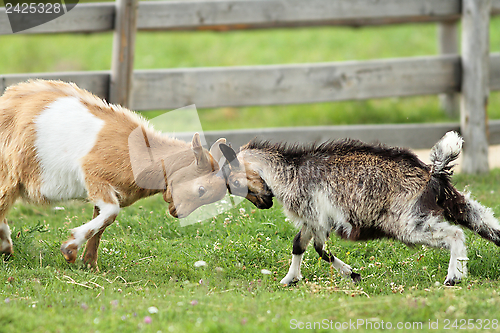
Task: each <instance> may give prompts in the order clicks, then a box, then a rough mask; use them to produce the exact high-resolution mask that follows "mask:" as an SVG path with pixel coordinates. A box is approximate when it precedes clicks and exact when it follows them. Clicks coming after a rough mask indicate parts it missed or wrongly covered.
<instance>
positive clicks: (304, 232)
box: [280, 226, 312, 285]
mask: <svg viewBox="0 0 500 333" xmlns="http://www.w3.org/2000/svg"><path fill="white" fill-rule="evenodd" d="M311 239H312V232H311V230H310V229H308V228H306V227H305V226H304V227H302V229H301V230H300V231H299V233H298V234H297V235H296V236H295V238H294V239H293V248H292V264H291V265H290V269H289V270H288V274H287V275H286V276H285V277H284V278H283V279H282V280H281V281H280V284H284V285H291V284H294V283H296V282H298V281H299V280H300V279H302V274H300V264H301V263H302V256H303V255H304V252H306V249H307V245H309V242H310V241H311Z"/></svg>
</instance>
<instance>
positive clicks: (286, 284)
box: [280, 276, 302, 287]
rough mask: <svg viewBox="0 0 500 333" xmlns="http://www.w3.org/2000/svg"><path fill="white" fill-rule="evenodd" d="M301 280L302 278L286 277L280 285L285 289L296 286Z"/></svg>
mask: <svg viewBox="0 0 500 333" xmlns="http://www.w3.org/2000/svg"><path fill="white" fill-rule="evenodd" d="M301 279H302V276H300V277H295V278H292V279H287V278H286V277H284V278H283V280H281V281H280V284H281V285H282V286H284V287H292V286H295V285H296V284H297V283H298V282H299V281H300V280H301Z"/></svg>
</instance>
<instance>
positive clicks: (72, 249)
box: [61, 202, 120, 263]
mask: <svg viewBox="0 0 500 333" xmlns="http://www.w3.org/2000/svg"><path fill="white" fill-rule="evenodd" d="M96 206H97V208H98V211H99V214H98V215H97V216H96V217H95V218H93V219H92V220H91V221H90V222H88V223H86V224H84V225H82V226H80V227H78V228H74V229H72V230H71V236H70V238H69V239H68V240H67V241H66V242H64V243H63V244H62V245H61V252H62V254H63V256H64V258H65V259H66V261H67V262H69V263H74V262H75V260H76V257H77V255H78V250H79V249H80V247H81V246H82V245H83V243H85V241H87V240H89V239H91V238H93V237H94V236H95V235H97V234H98V233H100V234H102V232H103V231H104V229H106V227H107V226H109V225H110V224H111V223H113V222H114V221H115V219H116V217H117V216H118V213H119V212H120V206H119V205H118V203H105V202H98V203H97V204H96ZM98 237H100V235H99V236H98ZM94 245H97V246H98V243H94ZM95 250H96V253H97V247H96V248H95ZM96 258H97V256H96Z"/></svg>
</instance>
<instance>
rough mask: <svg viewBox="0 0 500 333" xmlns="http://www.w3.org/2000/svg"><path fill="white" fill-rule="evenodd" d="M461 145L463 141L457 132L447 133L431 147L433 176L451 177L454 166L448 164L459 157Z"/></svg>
mask: <svg viewBox="0 0 500 333" xmlns="http://www.w3.org/2000/svg"><path fill="white" fill-rule="evenodd" d="M462 143H463V140H462V138H461V137H460V136H459V135H458V133H457V132H448V133H446V134H445V136H443V137H442V138H441V140H439V141H438V142H437V143H436V144H435V145H434V147H432V150H431V156H430V159H431V163H432V169H431V173H432V174H433V175H435V176H437V175H439V174H444V175H451V168H453V166H454V164H451V165H450V163H451V162H453V161H454V160H456V159H457V158H458V155H460V152H461V151H462Z"/></svg>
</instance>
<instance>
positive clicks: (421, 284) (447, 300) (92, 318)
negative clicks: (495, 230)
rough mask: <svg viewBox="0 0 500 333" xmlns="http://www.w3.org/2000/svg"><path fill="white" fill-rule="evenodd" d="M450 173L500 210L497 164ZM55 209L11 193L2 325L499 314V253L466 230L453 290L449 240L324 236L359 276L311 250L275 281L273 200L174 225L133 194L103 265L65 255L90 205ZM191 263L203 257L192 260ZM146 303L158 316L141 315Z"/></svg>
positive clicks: (282, 325) (109, 236)
mask: <svg viewBox="0 0 500 333" xmlns="http://www.w3.org/2000/svg"><path fill="white" fill-rule="evenodd" d="M454 182H456V184H457V187H458V188H459V189H464V188H465V187H466V186H467V189H468V190H470V191H472V193H473V194H474V196H475V197H476V198H477V199H479V200H480V201H481V202H483V203H484V204H486V205H489V206H490V207H492V208H493V209H494V211H495V212H496V213H497V215H498V214H500V200H499V199H498V195H497V191H498V188H500V170H494V171H493V172H492V173H490V174H488V175H484V176H466V175H457V176H455V177H454ZM64 207H65V210H54V209H52V208H50V207H46V208H40V207H35V206H29V205H24V204H21V203H18V204H16V206H15V207H14V209H12V210H11V213H10V215H9V220H10V221H11V228H12V235H13V240H14V246H15V256H14V257H13V258H11V259H10V260H8V261H2V262H0V266H1V269H0V282H1V283H0V302H1V303H3V304H2V305H1V308H2V311H0V327H2V331H5V332H31V331H35V330H36V331H37V332H65V331H76V332H97V331H99V332H117V331H120V332H137V331H145V332H157V331H162V332H188V331H196V332H256V331H264V330H265V331H268V332H283V331H291V330H292V328H293V327H295V325H299V322H302V323H304V325H306V324H307V323H308V322H322V323H323V324H324V323H325V322H323V320H325V321H326V322H328V323H329V322H330V321H332V323H333V324H332V325H335V323H338V324H337V325H339V323H340V324H341V323H343V322H349V320H351V323H352V322H356V323H359V324H360V326H359V327H357V328H358V329H357V330H356V331H366V330H365V328H366V325H370V324H366V321H370V322H371V325H373V324H374V323H375V325H380V324H381V321H384V322H385V323H387V322H391V324H394V325H396V324H397V322H403V323H406V322H408V323H413V322H415V323H417V322H421V323H423V324H422V325H424V328H425V327H427V326H428V325H429V320H431V321H432V322H435V321H438V323H439V328H440V329H439V330H437V331H445V330H444V325H445V324H446V323H448V324H449V326H450V327H451V325H452V324H453V321H454V320H455V319H458V320H460V319H474V320H477V319H489V320H493V319H499V318H498V306H499V305H500V294H499V292H498V289H499V287H500V282H499V278H500V263H499V261H498V254H499V249H498V248H497V247H496V246H495V245H494V244H492V243H489V242H487V241H485V240H483V239H481V238H480V237H478V236H477V235H474V234H472V233H470V232H467V239H468V240H467V244H468V249H469V250H468V253H469V258H470V260H469V266H468V267H469V277H468V278H466V279H465V281H463V282H462V283H461V284H460V285H459V286H458V287H444V286H443V285H442V282H443V281H444V278H445V276H446V269H447V265H448V260H449V254H448V252H447V251H445V250H440V249H433V248H427V247H420V246H418V247H415V248H408V247H406V246H405V245H403V244H401V243H399V242H396V241H392V240H377V241H370V242H347V241H342V240H339V239H338V238H336V237H332V239H331V240H330V241H329V242H328V246H329V248H330V250H331V251H332V252H333V253H334V254H335V255H336V256H338V257H339V258H341V259H342V260H344V261H345V262H347V263H349V264H350V265H352V266H353V267H355V268H356V269H357V270H358V272H359V273H361V274H362V276H363V280H362V281H361V282H360V283H359V284H358V285H353V284H352V283H350V282H349V281H347V280H343V279H341V277H340V276H339V275H338V274H337V273H336V272H335V271H334V270H332V269H331V268H330V267H329V265H328V264H326V263H325V262H322V261H320V260H319V258H318V256H317V254H316V253H315V252H314V250H313V249H312V248H310V249H308V251H307V252H306V254H305V256H304V262H303V267H302V270H303V271H302V273H303V275H304V278H305V279H304V280H303V281H302V282H300V283H299V284H298V285H297V286H294V287H287V288H284V287H282V286H280V285H279V283H278V282H279V280H280V279H281V278H282V277H283V276H284V275H285V274H286V272H287V270H288V266H289V259H290V257H291V255H290V253H291V240H292V238H293V236H294V234H295V233H296V231H297V230H295V229H294V227H292V225H291V224H290V223H288V222H286V221H285V218H284V216H283V214H282V212H281V210H280V207H278V206H277V205H275V207H273V208H272V209H270V210H255V209H254V208H253V206H252V205H251V204H250V203H248V202H246V201H245V202H243V203H242V205H241V206H239V207H237V208H235V209H232V210H230V211H227V212H225V213H223V214H221V215H219V216H218V217H217V218H215V219H212V220H209V221H205V222H203V223H201V224H194V225H189V226H186V227H181V226H180V224H179V220H175V219H172V218H170V217H168V216H166V215H165V213H164V212H165V208H166V205H165V204H164V203H163V202H162V198H161V196H156V197H152V198H148V199H145V200H142V201H140V202H138V203H136V204H135V205H133V206H131V207H128V208H126V209H124V210H122V212H121V213H120V215H119V218H118V219H117V222H115V223H114V224H113V225H112V226H110V227H109V228H108V229H107V230H106V232H105V234H104V237H103V241H102V243H101V247H100V252H99V253H100V254H99V255H100V257H99V266H100V272H93V271H90V270H88V269H87V268H85V267H84V265H83V264H82V262H81V261H78V262H77V263H76V264H74V265H71V264H67V263H66V262H65V260H64V258H63V257H62V255H60V253H59V246H60V243H61V242H62V241H64V240H65V238H66V237H67V234H68V229H70V228H73V227H76V226H78V225H80V224H82V223H84V222H86V221H87V220H88V219H89V218H90V216H91V214H92V207H91V206H90V205H89V204H85V203H80V202H72V203H68V204H65V205H64ZM242 208H243V209H244V210H242ZM198 260H204V261H205V262H206V263H207V265H206V266H204V267H198V268H197V267H195V266H194V263H195V262H196V261H198ZM262 269H267V270H269V271H271V272H272V274H271V275H264V274H262V273H261V270H262ZM150 307H156V308H157V309H158V312H157V313H150V312H149V311H148V308H150ZM147 317H149V318H150V319H151V322H150V323H146V322H145V320H146V321H147V320H148V319H147ZM358 320H360V321H361V320H364V321H365V322H364V324H363V325H361V322H358ZM474 323H475V324H476V325H478V322H474ZM458 324H460V322H458ZM462 324H463V323H462ZM325 325H326V324H325ZM408 325H410V324H408ZM415 325H417V324H415ZM425 325H427V326H425ZM490 326H491V323H490ZM322 327H323V326H322ZM417 327H418V326H417ZM476 327H477V326H476ZM323 328H324V327H323ZM368 328H369V326H368ZM491 328H492V327H490V331H496V330H494V329H491ZM351 331H353V330H351ZM409 331H412V330H409ZM413 331H419V330H418V329H417V328H415V330H413ZM471 331H474V330H471ZM477 331H483V330H479V329H478V330H477Z"/></svg>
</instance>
